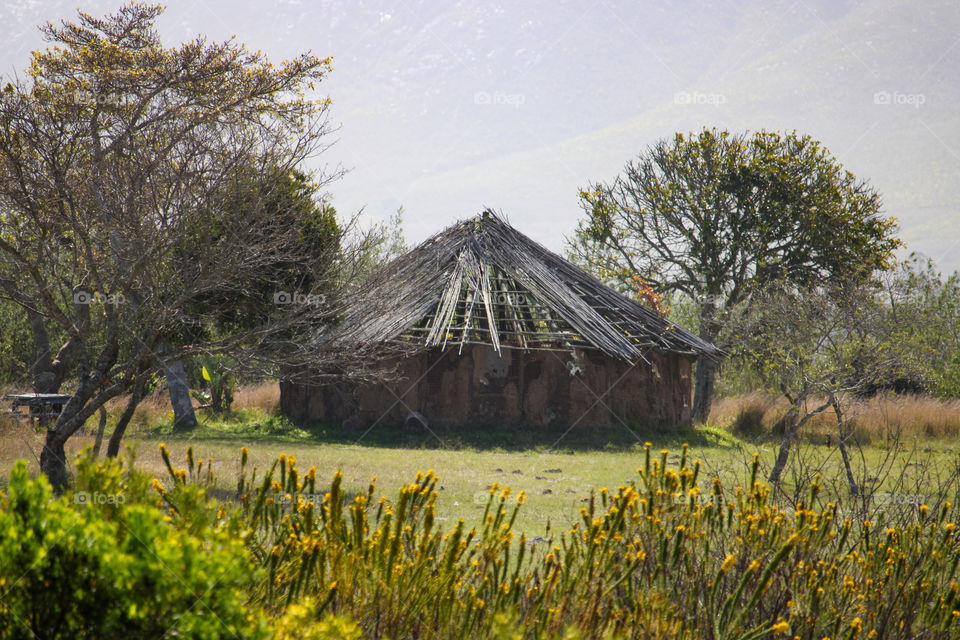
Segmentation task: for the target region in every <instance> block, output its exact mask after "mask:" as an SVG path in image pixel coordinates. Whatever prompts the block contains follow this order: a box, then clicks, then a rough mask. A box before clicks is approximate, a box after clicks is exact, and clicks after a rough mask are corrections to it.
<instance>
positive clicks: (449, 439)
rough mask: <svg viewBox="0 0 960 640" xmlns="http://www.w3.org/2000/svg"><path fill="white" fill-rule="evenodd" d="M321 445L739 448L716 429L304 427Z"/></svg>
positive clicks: (517, 448) (511, 448)
mask: <svg viewBox="0 0 960 640" xmlns="http://www.w3.org/2000/svg"><path fill="white" fill-rule="evenodd" d="M305 429H306V430H308V431H309V432H310V433H311V434H313V436H314V439H315V440H316V441H318V442H325V443H330V444H343V445H358V446H369V447H379V448H403V449H474V450H494V451H497V450H499V451H528V450H546V451H569V452H575V451H630V450H635V449H638V448H643V446H644V444H645V443H646V442H652V443H654V444H655V445H656V446H657V447H668V448H679V447H680V446H681V445H682V444H683V443H687V444H689V445H690V446H693V447H717V446H720V447H735V446H737V444H738V441H737V440H736V438H733V437H732V436H730V435H729V434H728V433H727V432H725V431H722V430H720V429H714V428H706V429H703V428H694V427H691V426H645V427H639V426H636V425H632V426H630V428H629V429H628V428H627V427H624V426H617V427H574V428H573V429H550V428H543V427H528V428H514V427H504V426H499V425H490V426H486V427H472V428H463V427H461V428H449V427H443V426H433V425H431V426H430V428H429V429H425V430H423V431H417V432H410V431H407V430H404V429H403V428H402V427H399V426H388V425H376V426H374V427H372V428H370V429H369V430H368V431H366V432H364V431H352V430H347V429H343V428H339V427H331V426H329V425H310V426H308V427H305Z"/></svg>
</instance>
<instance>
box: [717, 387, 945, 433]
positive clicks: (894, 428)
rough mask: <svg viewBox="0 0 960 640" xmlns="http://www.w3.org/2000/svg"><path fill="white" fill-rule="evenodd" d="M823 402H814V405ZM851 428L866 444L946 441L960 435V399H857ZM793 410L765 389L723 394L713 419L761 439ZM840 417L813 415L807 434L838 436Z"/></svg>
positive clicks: (849, 408)
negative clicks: (788, 409) (789, 410)
mask: <svg viewBox="0 0 960 640" xmlns="http://www.w3.org/2000/svg"><path fill="white" fill-rule="evenodd" d="M820 403H821V401H820V400H819V399H814V400H812V401H811V402H810V407H811V408H813V407H816V406H818V405H819V404H820ZM845 407H846V410H847V415H846V416H845V417H846V418H847V419H848V420H849V423H848V427H849V428H850V429H852V430H853V433H854V435H855V436H856V438H857V440H858V441H859V442H861V443H862V444H866V443H870V442H885V441H890V440H892V439H895V438H901V439H908V440H913V439H940V438H956V437H958V436H960V400H940V399H938V398H933V397H930V396H917V395H893V394H890V395H878V396H875V397H873V398H867V399H852V400H850V401H849V402H847V403H846V405H845ZM786 410H787V401H786V400H785V399H784V398H783V397H778V396H773V395H771V394H767V393H762V392H758V391H755V392H752V393H748V394H744V395H740V396H733V397H729V398H723V399H721V400H719V401H717V402H716V403H715V404H714V407H713V410H712V411H711V413H710V422H712V423H713V424H716V425H719V426H722V427H724V428H726V429H729V430H730V431H731V432H733V433H734V434H736V435H738V436H740V437H745V438H751V437H757V436H761V435H764V434H769V433H771V432H773V433H777V432H778V422H779V421H780V420H781V419H782V418H783V416H784V414H785V413H786ZM836 431H837V428H836V417H835V415H834V413H833V412H832V411H828V412H824V413H822V414H820V415H818V416H815V417H813V418H811V420H810V422H809V423H808V424H807V425H806V426H805V427H804V437H805V438H806V439H807V440H809V441H812V442H826V441H827V439H828V438H836Z"/></svg>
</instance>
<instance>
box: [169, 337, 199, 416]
mask: <svg viewBox="0 0 960 640" xmlns="http://www.w3.org/2000/svg"><path fill="white" fill-rule="evenodd" d="M164 347H166V345H164ZM163 373H164V375H165V376H166V378H167V388H168V389H169V390H170V404H171V406H172V407H173V428H174V429H175V430H184V429H192V428H194V427H195V426H197V416H196V414H195V413H194V411H193V402H191V400H190V385H189V384H187V372H186V371H185V370H184V368H183V361H181V360H174V361H173V362H169V361H167V362H164V363H163Z"/></svg>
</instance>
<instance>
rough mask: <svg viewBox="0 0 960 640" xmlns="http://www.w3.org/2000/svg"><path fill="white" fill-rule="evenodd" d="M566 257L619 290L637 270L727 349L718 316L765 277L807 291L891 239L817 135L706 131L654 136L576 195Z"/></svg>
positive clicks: (703, 375)
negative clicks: (686, 307) (577, 215)
mask: <svg viewBox="0 0 960 640" xmlns="http://www.w3.org/2000/svg"><path fill="white" fill-rule="evenodd" d="M580 201H581V206H582V208H583V210H584V212H585V214H586V218H585V219H584V220H582V221H581V223H580V224H579V225H578V227H577V230H576V232H575V235H574V237H573V238H572V239H571V240H570V242H569V245H570V246H569V251H570V254H571V257H572V258H573V259H574V260H575V261H577V262H579V263H581V264H582V265H584V266H586V267H587V268H590V269H592V270H594V271H595V272H596V273H598V274H599V275H600V277H602V278H604V279H606V280H608V281H610V282H612V283H613V284H615V285H616V286H619V287H620V288H621V289H623V290H625V291H632V290H633V286H632V284H633V282H634V278H635V276H640V277H641V278H643V279H644V280H645V281H647V282H649V283H652V284H653V286H654V287H655V288H656V289H657V290H659V291H660V292H661V293H664V294H667V295H669V294H679V295H682V296H685V297H687V298H688V299H690V300H691V301H693V302H694V303H695V304H696V305H697V307H698V310H697V324H698V328H699V334H700V336H701V337H702V338H704V339H705V340H708V341H711V342H714V343H717V344H718V345H719V346H721V347H725V346H728V344H727V340H726V335H725V331H724V329H725V327H726V324H727V322H726V320H725V317H724V314H725V310H727V309H731V308H733V307H735V306H736V305H738V304H739V303H741V302H742V301H745V300H747V299H749V296H750V293H751V292H752V291H755V290H758V289H762V288H763V286H765V285H766V284H767V283H770V282H774V281H787V282H790V283H793V284H796V285H801V286H808V285H815V284H820V283H825V282H829V281H841V280H846V279H849V278H858V277H862V276H863V275H865V274H870V273H872V272H873V271H874V270H876V269H879V268H884V267H886V266H887V264H888V261H889V260H890V256H891V253H892V250H893V249H894V248H895V247H897V246H898V245H899V241H898V240H897V239H896V238H895V237H894V230H895V225H894V222H893V221H892V220H890V219H886V218H883V217H881V216H880V215H879V212H880V208H881V203H880V196H879V195H878V194H877V192H876V191H875V190H874V189H873V188H872V187H871V186H869V185H868V184H867V183H866V182H865V181H863V180H859V179H857V178H856V177H855V176H853V175H852V174H851V173H850V172H848V171H846V170H844V168H843V167H842V166H841V165H840V163H839V162H838V161H837V160H836V159H835V158H834V157H833V156H832V155H831V154H830V153H829V152H828V151H827V150H826V149H825V148H824V147H823V146H822V145H821V144H820V143H819V142H817V141H816V140H813V139H812V138H810V137H809V136H801V135H798V134H796V133H788V134H779V133H774V132H768V131H760V132H757V133H742V134H730V133H728V132H726V131H717V130H715V129H704V130H702V131H701V132H699V133H697V134H691V135H686V136H685V135H682V134H677V135H676V136H675V137H674V138H673V139H672V140H661V141H659V142H657V143H656V144H655V145H653V146H652V147H650V148H648V149H647V150H646V151H645V152H643V153H642V154H641V155H640V156H639V157H638V158H637V159H636V160H633V161H631V162H628V163H627V165H626V167H625V169H624V172H623V174H622V175H620V176H618V177H616V178H615V179H614V180H613V181H612V182H610V183H593V184H590V185H589V186H588V188H586V189H584V190H582V191H581V192H580ZM715 376H716V367H715V364H714V363H713V362H712V361H710V360H707V359H701V360H700V361H699V362H698V364H697V373H696V384H695V395H694V407H693V415H694V418H695V419H698V420H703V419H705V418H706V416H707V415H708V414H709V411H710V403H711V399H712V395H713V387H714V380H715Z"/></svg>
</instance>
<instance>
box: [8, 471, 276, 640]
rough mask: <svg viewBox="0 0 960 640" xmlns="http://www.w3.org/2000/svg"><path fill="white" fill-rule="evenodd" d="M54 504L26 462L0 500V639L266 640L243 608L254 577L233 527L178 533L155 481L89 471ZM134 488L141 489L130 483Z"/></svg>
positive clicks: (261, 626)
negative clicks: (156, 494) (150, 486)
mask: <svg viewBox="0 0 960 640" xmlns="http://www.w3.org/2000/svg"><path fill="white" fill-rule="evenodd" d="M80 476H81V478H80V480H79V481H78V485H79V486H80V487H82V489H81V488H78V490H77V491H76V492H74V493H72V494H70V495H68V496H64V497H62V498H54V497H53V495H52V492H51V489H50V486H49V484H48V483H47V481H46V479H45V478H44V477H39V478H37V479H31V478H30V477H29V475H28V473H27V467H26V464H25V463H18V464H17V465H16V466H15V467H14V469H13V471H12V472H11V475H10V486H9V489H8V492H7V494H6V495H3V496H2V497H0V638H4V639H6V638H10V639H19V638H24V639H26V638H44V639H49V638H78V637H93V638H121V637H123V638H160V637H178V638H237V637H243V638H247V637H268V636H269V634H268V631H267V629H266V626H265V624H264V623H263V622H262V621H261V620H260V619H258V618H257V617H255V616H254V615H252V614H251V613H250V612H249V611H248V610H247V607H246V606H245V601H246V597H245V592H246V589H247V587H248V585H249V583H250V581H251V576H255V575H256V571H255V567H254V565H253V564H252V563H251V562H250V558H249V555H248V554H247V553H246V552H245V551H244V548H243V543H242V541H240V540H238V539H236V538H235V537H234V536H233V535H231V534H230V533H229V532H228V531H226V529H225V528H222V527H220V528H218V527H217V526H206V527H203V528H202V530H200V531H195V532H191V531H188V530H184V529H178V528H175V527H172V526H171V525H170V523H169V522H168V521H167V520H168V517H167V516H166V515H165V512H164V510H163V509H161V508H158V506H157V504H156V499H155V498H153V497H149V496H148V494H147V491H146V489H145V486H146V483H145V481H144V480H143V479H142V478H140V477H138V476H135V475H134V476H129V475H126V474H125V475H121V473H120V469H119V465H117V464H108V465H105V466H102V467H93V466H86V467H82V468H81V469H80ZM131 478H132V481H131Z"/></svg>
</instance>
